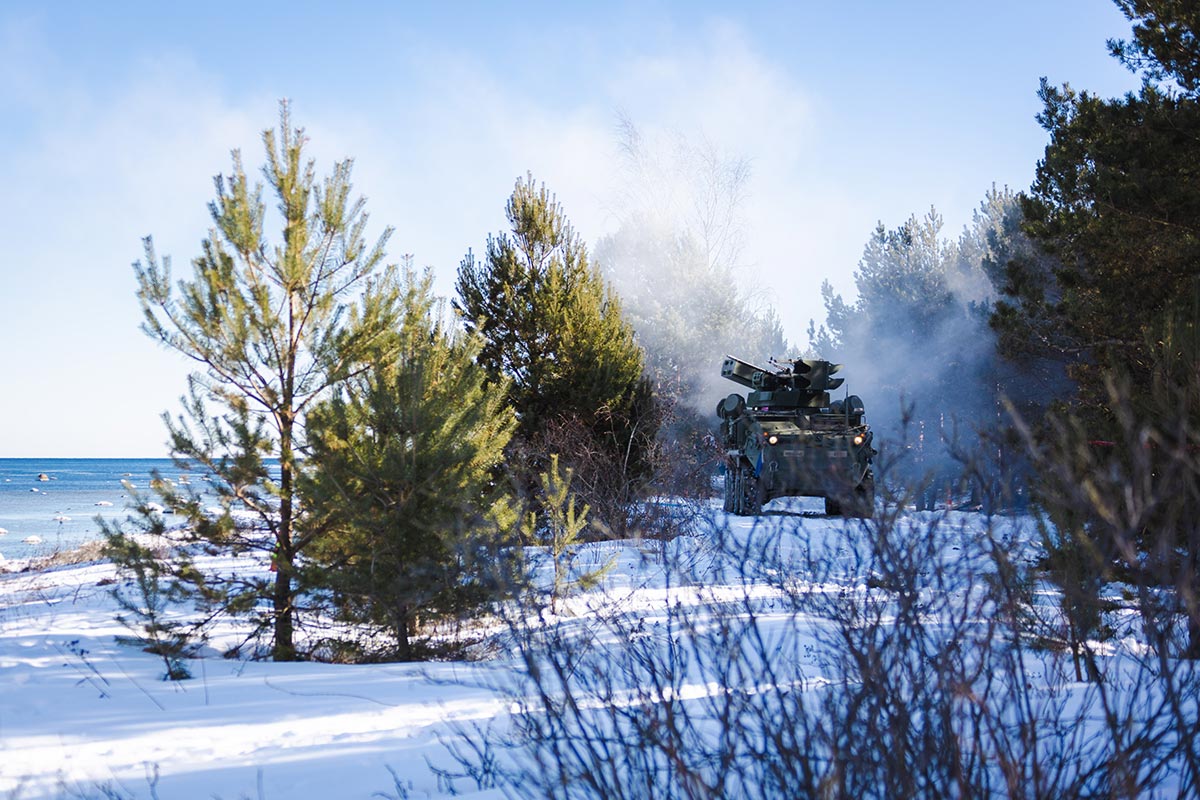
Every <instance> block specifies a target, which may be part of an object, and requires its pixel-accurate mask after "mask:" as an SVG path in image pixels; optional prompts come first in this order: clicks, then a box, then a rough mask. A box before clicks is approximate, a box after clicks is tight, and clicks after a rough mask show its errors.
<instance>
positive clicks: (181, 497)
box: [134, 102, 396, 660]
mask: <svg viewBox="0 0 1200 800" xmlns="http://www.w3.org/2000/svg"><path fill="white" fill-rule="evenodd" d="M305 142H306V137H305V136H304V132H303V130H302V129H292V127H291V118H290V114H289V108H288V104H287V103H286V102H284V103H282V104H281V114H280V127H279V134H278V136H276V134H275V132H274V131H272V130H266V131H264V133H263V144H264V147H265V150H266V157H267V163H266V166H265V167H264V168H263V175H264V177H265V179H266V183H267V187H268V188H269V191H270V193H271V194H272V195H273V196H274V197H275V198H276V199H277V201H278V205H277V209H276V210H277V212H278V215H279V217H280V224H281V231H280V239H279V240H278V241H276V242H272V241H271V240H270V239H268V237H267V235H266V233H265V230H264V229H265V227H266V222H267V220H268V214H267V208H266V205H265V203H264V201H263V186H262V185H261V184H255V185H253V186H252V185H251V183H250V180H249V178H248V177H247V175H246V172H245V170H244V169H243V166H242V158H241V153H240V151H234V154H233V171H232V174H231V175H230V176H228V177H224V176H218V177H217V178H216V199H215V200H214V201H213V202H212V203H210V205H209V209H210V212H211V215H212V220H213V229H212V231H211V232H210V234H209V236H208V237H207V238H206V239H205V240H204V242H203V244H202V252H201V255H200V256H198V257H197V258H196V259H194V260H193V262H192V269H193V273H192V277H191V278H190V279H185V280H181V281H180V282H179V283H178V284H177V285H173V284H172V281H171V268H170V259H169V258H164V259H162V261H161V262H160V261H159V259H158V257H157V255H156V254H155V250H154V244H153V241H152V239H150V238H147V239H146V240H145V262H144V263H143V262H138V263H136V264H135V265H134V267H135V270H136V273H137V279H138V299H139V300H140V302H141V306H142V311H143V314H144V317H145V322H144V324H143V329H144V330H145V332H146V333H147V334H148V335H149V336H151V337H152V338H154V339H157V340H158V341H159V342H161V343H162V344H163V345H165V346H166V347H168V348H170V349H172V350H175V351H177V352H179V353H182V354H183V355H185V356H187V357H188V358H190V359H191V360H192V361H194V362H195V363H196V364H197V365H198V366H199V370H198V371H197V372H195V373H193V374H192V375H191V377H190V379H189V393H188V396H186V397H185V398H184V399H183V404H184V412H183V413H182V414H181V415H179V416H177V417H175V418H172V417H171V415H169V414H166V415H164V419H165V420H166V422H167V425H168V428H169V431H170V437H171V438H170V444H171V451H172V454H173V456H174V457H176V458H177V459H180V460H181V466H183V467H188V468H197V469H199V470H200V471H202V472H203V473H204V474H205V476H206V477H207V478H209V479H210V480H211V483H210V484H208V485H207V487H206V489H207V490H208V491H210V492H211V493H213V494H215V496H216V503H217V505H219V506H220V507H221V509H222V513H221V514H219V515H217V516H216V517H213V516H212V515H211V514H209V513H208V512H206V511H205V507H206V506H211V505H213V499H212V497H211V496H210V497H202V496H201V495H200V494H199V493H198V492H196V491H186V490H182V489H178V488H173V487H171V486H170V485H169V484H166V483H163V484H161V486H162V490H163V495H164V503H165V504H168V505H170V506H171V507H175V508H178V509H180V511H182V512H185V513H186V516H187V518H188V522H189V531H190V532H191V535H192V536H194V537H195V538H196V539H197V540H198V541H201V542H205V543H208V544H210V545H212V546H215V547H219V548H221V549H224V550H231V551H232V552H234V553H239V552H245V551H258V552H264V553H265V552H269V553H270V554H271V556H272V559H273V566H274V569H275V570H276V571H275V573H274V575H273V576H272V577H271V578H270V579H269V580H268V579H259V578H246V577H240V578H239V577H228V578H221V577H219V576H218V577H217V578H209V579H206V580H205V579H201V578H200V577H199V576H197V575H196V574H195V573H193V572H189V575H190V576H191V578H192V579H193V582H194V583H197V586H196V588H197V590H198V591H199V592H200V593H201V595H202V597H203V599H204V601H205V602H206V603H209V604H212V605H215V606H218V607H223V608H224V609H226V610H228V611H231V612H235V613H252V614H256V615H257V614H259V612H258V611H257V609H259V608H260V607H261V606H260V603H259V602H258V601H259V600H266V601H267V602H268V603H269V606H270V611H269V613H267V614H265V615H260V616H259V618H258V621H259V623H260V625H261V627H262V629H263V631H264V632H266V631H269V632H270V633H271V635H272V655H273V657H274V658H276V659H278V660H291V659H294V658H296V657H297V650H296V645H295V641H294V634H295V624H296V619H295V617H296V613H297V607H296V598H297V594H296V591H297V588H296V582H295V578H296V570H297V560H298V558H299V557H300V555H301V553H302V551H303V550H304V549H305V548H306V547H307V546H308V545H309V544H310V543H311V541H310V539H309V538H308V537H306V536H304V535H300V533H299V531H298V528H297V524H296V523H297V520H298V518H299V516H300V515H301V509H300V508H299V507H298V506H297V503H296V479H297V475H298V472H299V471H300V469H301V464H300V462H299V461H298V452H299V447H300V446H301V444H302V442H303V424H304V415H305V412H306V411H307V410H308V409H309V408H310V407H311V406H312V405H313V403H315V402H316V401H317V400H319V399H320V398H322V397H323V396H325V395H326V394H327V393H328V392H330V391H331V390H333V389H334V388H335V387H337V386H338V385H339V384H340V383H341V382H343V381H345V380H347V379H348V378H349V377H351V376H353V375H355V374H357V373H359V372H360V371H361V370H363V369H365V366H366V361H365V359H366V356H367V355H368V354H369V353H371V352H374V351H375V350H377V349H378V347H379V341H380V337H381V336H382V335H383V334H384V333H385V332H386V331H388V330H390V329H392V328H393V327H394V326H395V303H396V297H395V293H394V290H393V288H391V287H392V284H393V283H394V282H392V281H388V280H377V279H376V276H378V275H379V274H380V272H381V270H383V268H382V262H383V258H384V245H385V243H386V241H387V238H388V236H389V235H390V230H388V231H385V232H384V233H383V235H382V236H381V237H380V238H379V239H378V241H377V242H376V243H375V244H374V245H373V246H368V245H367V243H366V240H365V238H364V228H365V226H366V222H367V215H366V213H365V212H364V210H363V209H364V201H363V200H362V199H353V198H352V197H351V183H350V172H351V164H352V162H351V161H350V160H346V161H341V162H338V163H337V164H335V165H334V167H333V170H332V172H331V173H330V174H329V175H328V176H327V177H326V178H324V179H323V180H322V181H320V182H318V181H317V178H316V176H315V168H314V164H313V162H312V161H311V160H306V159H305V157H304V152H303V151H304V144H305ZM388 269H389V270H390V269H392V268H388ZM272 459H273V460H272ZM245 513H248V514H249V515H251V516H252V517H253V519H254V520H255V522H254V523H253V524H252V525H248V524H247V523H245V522H244V519H245V516H244V515H245ZM201 584H202V585H201Z"/></svg>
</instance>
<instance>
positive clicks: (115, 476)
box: [0, 458, 196, 568]
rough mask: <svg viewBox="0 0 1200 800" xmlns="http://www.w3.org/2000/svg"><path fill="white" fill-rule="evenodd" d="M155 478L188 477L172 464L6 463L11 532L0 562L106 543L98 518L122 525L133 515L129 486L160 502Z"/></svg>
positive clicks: (5, 513)
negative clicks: (154, 490) (153, 488)
mask: <svg viewBox="0 0 1200 800" xmlns="http://www.w3.org/2000/svg"><path fill="white" fill-rule="evenodd" d="M155 472H157V473H158V474H160V475H161V476H162V477H163V478H167V479H171V480H178V479H179V477H180V476H181V475H182V474H183V471H181V470H180V469H179V467H177V466H175V464H174V462H172V461H171V459H169V458H129V459H125V458H66V459H52V458H0V529H2V530H4V531H7V533H0V559H25V558H34V557H39V556H45V555H50V554H51V553H54V552H55V551H62V550H70V549H74V548H76V547H79V546H80V545H83V544H86V543H88V542H91V541H95V540H97V539H100V538H101V531H100V523H99V522H98V521H97V517H102V518H104V519H106V520H109V521H111V522H119V521H121V520H123V519H125V518H126V517H127V516H128V515H129V514H130V513H131V511H132V510H131V508H130V504H131V503H132V502H133V498H132V496H131V495H130V491H129V489H127V488H126V487H125V485H124V483H125V482H128V483H129V484H130V485H131V486H133V487H134V488H135V489H136V490H139V491H142V492H144V493H145V494H146V497H147V499H149V500H151V501H153V500H154V497H153V493H152V492H150V481H151V480H152V476H153V473H155ZM42 476H44V478H43V477H42ZM191 480H193V481H194V480H196V478H195V476H192V477H191ZM2 564H3V560H0V565H2ZM0 568H2V567H0Z"/></svg>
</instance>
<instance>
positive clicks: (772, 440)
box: [767, 433, 779, 444]
mask: <svg viewBox="0 0 1200 800" xmlns="http://www.w3.org/2000/svg"><path fill="white" fill-rule="evenodd" d="M767 444H779V437H778V436H776V435H775V434H773V433H772V434H771V435H770V436H768V437H767Z"/></svg>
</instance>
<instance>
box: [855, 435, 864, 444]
mask: <svg viewBox="0 0 1200 800" xmlns="http://www.w3.org/2000/svg"><path fill="white" fill-rule="evenodd" d="M866 440H867V437H865V436H863V435H862V434H861V433H859V434H856V435H855V437H854V443H855V444H862V443H863V442H865V441H866Z"/></svg>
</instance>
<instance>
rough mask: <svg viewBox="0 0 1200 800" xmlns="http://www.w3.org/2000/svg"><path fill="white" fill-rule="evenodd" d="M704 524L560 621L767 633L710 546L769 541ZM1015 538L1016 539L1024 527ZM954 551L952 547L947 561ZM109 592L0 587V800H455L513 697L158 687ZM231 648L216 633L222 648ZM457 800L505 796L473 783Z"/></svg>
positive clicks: (482, 664)
mask: <svg viewBox="0 0 1200 800" xmlns="http://www.w3.org/2000/svg"><path fill="white" fill-rule="evenodd" d="M771 509H773V510H775V511H776V513H780V510H781V509H782V513H783V514H784V515H786V516H785V517H784V518H785V519H786V520H787V521H788V522H789V524H793V525H796V526H803V528H804V529H805V531H806V532H807V536H808V537H809V538H808V541H810V542H811V541H815V540H823V541H825V542H826V543H830V544H832V545H833V546H834V548H835V550H836V544H837V541H838V537H839V536H842V535H843V534H844V533H845V526H846V525H847V524H855V523H847V522H845V521H842V520H835V519H829V518H825V517H823V516H821V515H819V514H817V513H816V505H815V503H812V502H811V501H777V502H776V503H775V504H772V506H771ZM910 516H911V517H912V522H914V523H916V524H921V523H923V522H924V520H923V519H922V518H921V515H917V514H912V515H910ZM707 517H708V521H707V522H705V523H704V524H701V525H699V526H698V528H697V531H696V534H695V535H692V536H687V537H682V538H680V539H676V540H675V541H673V542H671V543H669V544H664V543H662V542H654V541H645V542H632V541H624V542H605V543H601V544H597V545H591V546H588V547H586V548H584V550H583V551H582V552H581V553H580V555H579V557H578V559H577V561H576V566H577V567H582V568H591V567H595V566H599V565H601V564H604V563H606V562H607V561H608V560H609V559H610V558H611V559H613V568H612V570H611V571H610V572H609V573H608V574H607V576H606V578H605V580H604V582H603V585H602V586H601V587H600V588H597V589H594V590H592V591H591V592H589V593H577V594H575V595H573V596H572V597H571V598H570V600H569V601H568V603H567V604H566V605H565V607H561V608H560V613H561V619H563V620H565V621H567V623H568V624H572V625H579V626H583V627H586V626H587V625H588V622H589V619H590V617H589V615H592V614H595V613H596V611H595V609H596V608H598V607H600V606H603V607H605V608H607V609H609V611H610V612H611V609H612V608H613V604H614V603H616V604H619V605H620V607H621V609H622V613H623V614H626V615H628V616H629V617H632V618H642V619H646V620H658V619H660V618H661V617H662V616H663V615H664V613H665V612H666V609H667V608H668V607H670V606H671V605H672V604H674V603H677V602H685V603H686V602H689V601H695V602H719V601H720V598H721V597H722V596H727V597H729V598H731V599H735V600H736V599H737V598H745V597H747V596H750V595H756V596H760V597H761V598H762V604H761V606H760V607H759V608H760V609H761V611H762V613H763V615H764V619H766V620H767V621H768V622H769V618H770V615H771V613H772V609H773V608H774V603H773V601H772V599H771V598H772V592H773V591H774V590H773V589H772V588H770V587H769V586H766V585H764V586H746V584H745V575H746V574H747V570H745V569H734V570H724V569H722V566H723V565H722V564H721V563H720V560H721V559H720V556H719V554H718V553H717V552H716V548H715V547H714V546H713V542H712V540H711V536H712V535H713V533H712V532H713V531H716V530H722V531H725V532H727V533H730V532H732V533H733V534H734V536H735V537H738V536H740V537H742V539H743V540H747V539H749V538H750V537H751V536H752V535H753V534H754V532H755V531H757V530H761V527H760V523H759V522H758V521H755V520H748V519H738V518H727V517H725V515H723V514H721V513H720V512H718V511H715V510H710V511H709V512H708V515H707ZM953 524H954V525H956V526H957V530H958V533H956V534H955V535H957V536H971V535H974V533H973V532H978V531H981V530H982V529H983V525H984V522H983V520H982V517H980V516H979V515H972V514H955V515H954V520H953ZM1005 524H1008V525H1010V526H1012V527H1013V529H1014V531H1015V530H1017V529H1018V528H1019V527H1020V525H1021V522H1020V521H1019V520H1017V521H1013V522H1010V523H1005ZM947 541H953V537H951V539H948V540H947ZM956 550H957V548H956V547H948V548H947V552H946V554H945V555H946V558H948V559H953V558H956V557H957V553H956V552H953V551H956ZM666 563H669V564H671V565H672V569H670V570H667V569H665V568H664V564H666ZM13 566H14V565H13V563H11V562H10V564H9V565H8V567H9V569H11V568H12V567H13ZM210 566H225V567H228V566H229V565H227V564H225V565H222V564H220V563H218V562H212V563H210ZM725 566H728V565H725ZM742 566H744V565H742ZM243 568H245V567H244V565H243ZM258 568H265V565H258ZM545 568H546V567H545V566H543V569H545ZM724 575H728V576H729V577H728V580H729V583H728V585H727V586H724V587H723V586H721V585H720V582H721V580H723V579H724V578H723V577H722V576H724ZM681 576H682V577H684V578H685V580H682V581H681V580H680V577H681ZM115 577H116V575H115V569H114V567H113V566H112V565H109V564H106V563H90V564H84V565H77V566H70V567H62V568H55V569H50V570H44V571H36V572H10V573H7V574H0V798H21V799H22V800H33V799H34V798H51V797H120V798H157V797H162V798H193V797H194V798H211V797H219V798H226V799H227V800H233V798H241V797H252V798H289V800H305V799H306V798H358V797H361V798H369V797H398V798H399V797H440V796H444V795H446V794H449V793H450V791H449V790H450V787H448V786H446V785H445V784H444V781H440V780H439V778H438V775H437V774H436V772H435V770H434V767H437V766H441V767H443V768H453V767H455V763H454V762H453V761H452V760H451V758H450V757H449V755H448V753H447V750H446V747H445V743H446V742H448V741H453V740H454V738H455V737H456V736H457V735H458V734H457V733H456V731H459V730H462V728H463V727H464V726H465V727H470V726H471V725H472V723H476V722H477V723H479V724H480V726H481V727H482V726H486V723H487V721H489V720H491V719H493V718H494V717H497V716H498V715H503V714H504V713H505V711H506V709H507V705H506V703H507V702H511V699H510V700H506V699H505V698H504V694H503V693H498V692H496V691H495V690H494V687H499V686H513V685H518V684H517V682H516V681H514V680H513V677H514V676H515V674H516V671H517V670H518V663H517V660H516V659H512V658H508V657H506V656H505V655H504V654H503V653H500V654H499V655H497V656H496V657H494V658H491V659H489V660H485V661H478V662H470V663H468V662H463V663H433V664H382V665H380V664H376V665H353V666H349V665H334V664H320V663H289V664H277V663H270V662H264V661H233V660H226V659H222V658H221V657H219V656H218V655H217V651H216V649H215V648H209V649H208V650H206V651H205V657H203V658H200V659H196V660H192V661H190V662H188V664H189V667H190V669H191V671H192V673H193V675H194V678H193V679H192V680H188V681H183V682H167V681H163V680H162V679H161V676H162V674H163V662H162V661H161V659H159V658H158V657H156V656H154V655H150V654H147V653H144V652H142V651H140V650H139V649H137V648H136V647H132V646H127V645H121V644H118V643H117V641H116V637H117V636H121V635H125V634H127V633H128V631H127V630H126V629H125V628H124V627H123V626H122V625H120V624H119V623H118V622H117V621H116V620H115V615H116V614H117V606H116V603H115V601H114V599H113V597H112V595H111V591H112V582H113V580H114V579H115ZM181 612H182V610H181ZM780 619H781V620H784V619H787V620H791V621H794V620H795V619H796V617H795V616H794V615H793V616H791V617H786V616H784V615H783V614H782V612H781V616H780ZM597 627H600V626H597ZM237 633H238V632H237V630H236V629H235V628H233V627H227V628H226V629H224V630H223V631H222V630H218V631H217V632H216V634H215V641H214V644H215V645H217V646H219V645H220V644H221V642H222V639H223V638H224V640H226V641H229V642H232V641H236V640H237ZM798 635H801V636H803V635H804V632H803V631H801V632H799V633H798ZM489 687H492V688H489ZM685 690H688V691H692V692H697V693H703V692H704V691H707V690H708V689H706V687H704V686H699V685H698V686H694V687H685ZM454 788H455V789H456V790H457V791H458V793H461V794H466V795H468V796H472V797H478V798H487V797H501V796H503V794H502V793H501V791H500V790H499V789H483V790H480V789H478V787H476V786H473V785H471V784H470V782H462V781H460V782H458V784H457V785H456V786H455V787H454Z"/></svg>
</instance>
